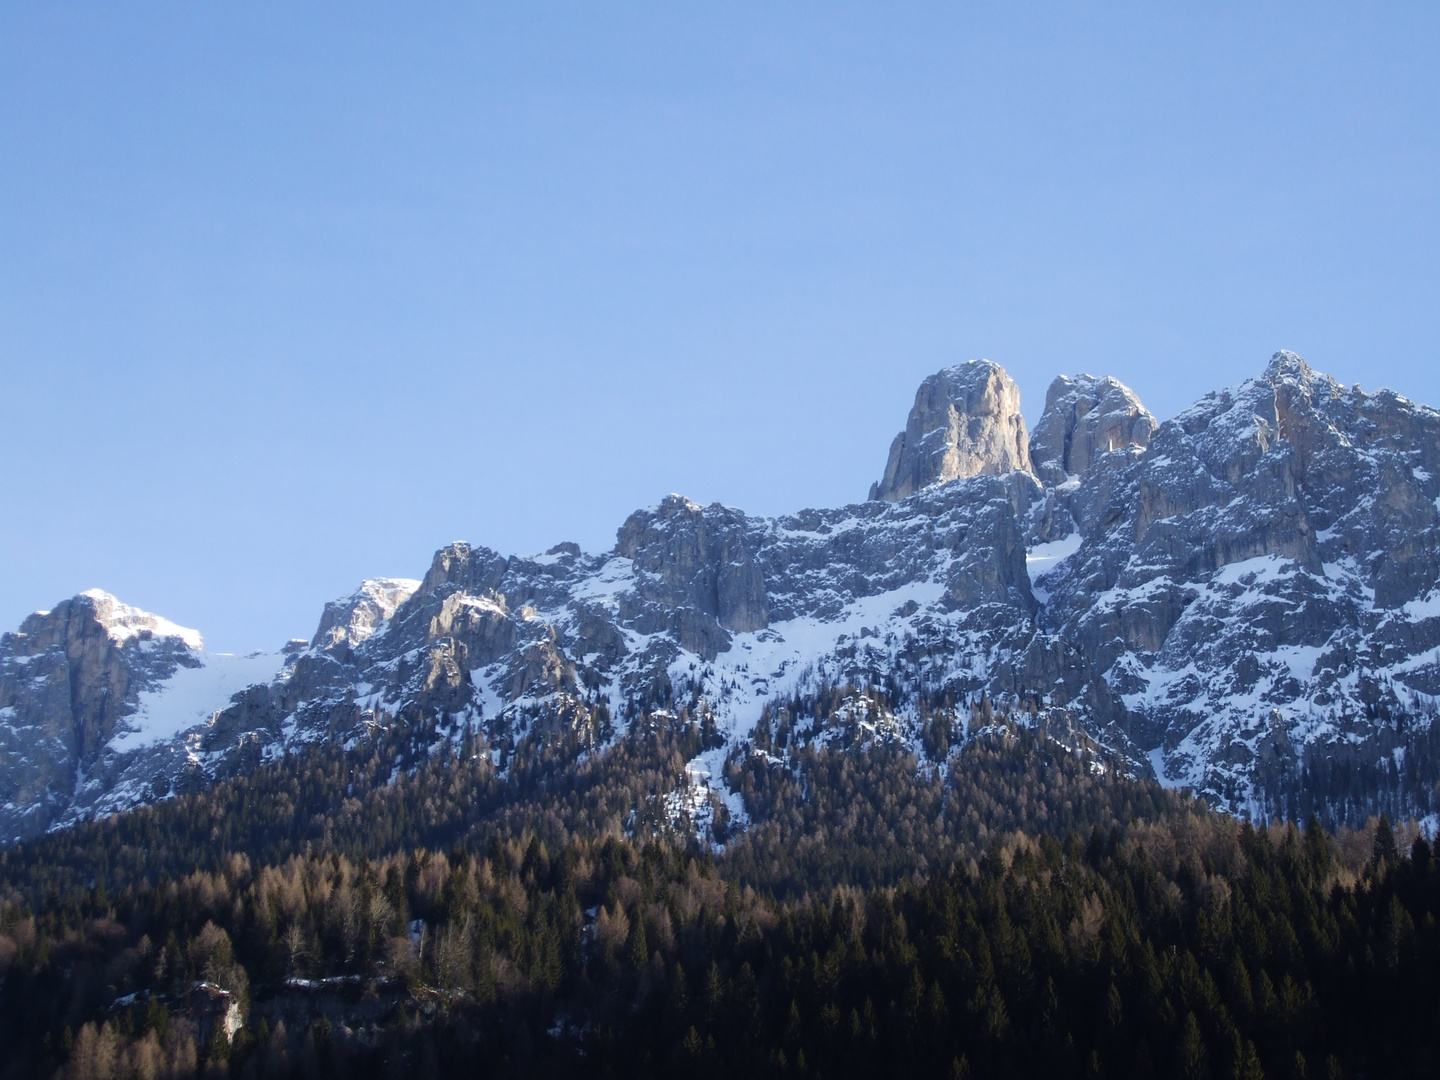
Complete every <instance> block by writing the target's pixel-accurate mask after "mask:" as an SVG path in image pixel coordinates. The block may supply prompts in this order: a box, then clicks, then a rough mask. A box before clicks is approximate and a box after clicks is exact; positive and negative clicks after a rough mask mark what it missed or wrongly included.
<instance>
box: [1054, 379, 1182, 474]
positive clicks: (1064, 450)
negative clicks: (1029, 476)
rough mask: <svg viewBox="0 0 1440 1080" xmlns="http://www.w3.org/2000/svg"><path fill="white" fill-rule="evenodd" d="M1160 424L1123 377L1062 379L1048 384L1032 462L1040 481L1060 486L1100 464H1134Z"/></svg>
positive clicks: (1113, 465)
mask: <svg viewBox="0 0 1440 1080" xmlns="http://www.w3.org/2000/svg"><path fill="white" fill-rule="evenodd" d="M1159 426H1160V425H1159V421H1157V420H1156V419H1155V417H1153V416H1152V415H1150V413H1149V412H1148V411H1147V410H1146V408H1145V406H1144V405H1142V404H1140V399H1139V398H1138V397H1136V396H1135V392H1134V391H1133V390H1131V389H1130V388H1129V387H1128V386H1126V385H1125V384H1124V383H1122V382H1121V381H1120V380H1119V379H1115V378H1112V377H1110V376H1108V375H1107V376H1106V377H1104V378H1100V379H1097V378H1096V377H1095V376H1093V375H1072V376H1067V375H1060V376H1057V377H1056V379H1055V381H1054V382H1052V383H1051V384H1050V389H1049V391H1048V392H1047V393H1046V394H1045V412H1044V413H1043V414H1042V415H1041V417H1040V422H1039V423H1037V424H1036V425H1035V430H1034V431H1033V432H1031V433H1030V460H1031V462H1032V463H1033V466H1034V471H1035V475H1036V476H1038V477H1039V478H1040V480H1041V482H1042V483H1045V484H1049V485H1051V486H1054V487H1058V486H1060V485H1061V484H1064V483H1065V482H1066V481H1067V480H1069V479H1070V478H1071V477H1072V476H1074V477H1081V476H1086V475H1088V474H1089V473H1090V472H1091V471H1092V470H1093V469H1096V468H1099V467H1101V466H1102V464H1106V465H1109V466H1110V467H1115V466H1117V465H1122V464H1126V463H1128V462H1129V461H1130V460H1133V459H1134V457H1135V456H1136V455H1138V453H1139V452H1140V451H1142V450H1144V449H1145V447H1147V446H1148V445H1150V439H1151V437H1152V436H1153V435H1154V434H1155V429H1156V428H1157V427H1159ZM1112 455H1118V456H1112Z"/></svg>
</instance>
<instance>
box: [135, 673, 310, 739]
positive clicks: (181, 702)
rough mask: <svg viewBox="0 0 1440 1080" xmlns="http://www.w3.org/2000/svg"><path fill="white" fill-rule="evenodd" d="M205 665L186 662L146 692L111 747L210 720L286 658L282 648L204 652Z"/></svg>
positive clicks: (172, 733)
mask: <svg viewBox="0 0 1440 1080" xmlns="http://www.w3.org/2000/svg"><path fill="white" fill-rule="evenodd" d="M199 660H200V663H201V666H200V667H195V668H189V667H181V668H176V669H175V674H174V675H172V676H170V678H168V679H166V680H165V682H164V683H162V684H161V685H160V686H158V687H157V688H156V689H154V690H146V691H144V692H142V693H141V694H140V703H139V707H138V708H136V710H135V712H133V713H131V714H130V715H129V716H127V717H125V718H124V719H122V720H121V721H120V723H121V724H123V725H126V727H127V730H125V731H117V732H116V734H115V735H114V736H113V737H112V738H111V739H110V743H109V746H110V749H111V750H114V751H116V752H117V753H122V754H123V753H126V752H128V751H130V750H138V749H139V748H140V747H142V746H149V745H150V744H152V743H157V742H164V741H167V740H169V739H173V738H175V737H176V736H177V735H179V734H181V733H182V732H184V731H188V730H189V729H190V728H193V727H195V726H197V725H199V724H204V723H206V722H207V721H209V719H210V718H211V717H212V716H213V715H214V714H215V713H216V712H218V711H219V710H221V709H223V708H224V707H225V706H226V705H227V704H229V702H230V699H231V697H233V696H234V695H235V694H238V693H239V692H240V691H242V690H244V689H246V688H247V687H249V686H253V685H255V684H256V683H267V682H269V681H270V680H271V679H273V678H274V677H275V676H276V674H278V673H279V671H280V669H281V667H282V666H283V665H284V663H285V657H284V655H283V654H281V653H263V652H255V653H246V654H244V655H235V654H232V653H201V654H200V656H199Z"/></svg>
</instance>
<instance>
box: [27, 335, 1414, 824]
mask: <svg viewBox="0 0 1440 1080" xmlns="http://www.w3.org/2000/svg"><path fill="white" fill-rule="evenodd" d="M1437 459H1440V413H1437V412H1435V411H1434V410H1432V409H1429V408H1426V407H1424V406H1419V405H1415V404H1413V403H1411V402H1409V401H1406V400H1405V399H1404V398H1401V397H1399V396H1398V395H1395V394H1393V393H1390V392H1389V391H1380V392H1377V393H1373V394H1366V393H1363V392H1362V391H1361V390H1360V389H1359V388H1358V387H1356V388H1353V389H1349V390H1347V389H1345V388H1343V387H1340V386H1339V385H1338V384H1336V383H1335V382H1334V381H1333V380H1331V379H1329V378H1328V377H1326V376H1323V375H1319V374H1316V373H1315V372H1313V371H1311V370H1310V369H1309V368H1308V367H1307V366H1306V365H1305V364H1304V362H1303V361H1301V360H1300V359H1299V358H1298V357H1296V356H1294V355H1293V354H1290V353H1279V354H1277V355H1276V356H1275V357H1274V359H1273V360H1272V361H1271V363H1270V365H1269V367H1268V368H1267V369H1266V370H1265V372H1264V373H1263V374H1262V375H1261V376H1259V377H1258V378H1256V379H1253V380H1250V381H1248V382H1246V383H1244V384H1242V385H1241V386H1239V387H1236V388H1234V389H1231V390H1228V391H1224V392H1221V393H1217V394H1211V395H1209V396H1207V397H1206V398H1204V399H1202V400H1201V401H1200V402H1198V403H1197V404H1196V405H1195V406H1194V407H1192V408H1191V409H1189V410H1188V411H1186V412H1184V413H1182V414H1181V415H1180V416H1178V417H1176V418H1174V419H1172V420H1169V421H1166V422H1165V423H1163V424H1161V423H1158V422H1157V421H1156V420H1155V418H1154V417H1153V416H1151V415H1150V414H1149V413H1148V412H1147V411H1146V410H1145V409H1144V407H1143V406H1142V405H1141V404H1140V402H1139V401H1138V399H1137V398H1136V397H1135V395H1134V394H1133V393H1132V392H1131V391H1129V390H1128V389H1127V388H1126V387H1125V386H1123V385H1122V384H1121V383H1119V382H1117V381H1116V380H1114V379H1097V378H1093V377H1091V376H1075V377H1071V378H1066V377H1061V378H1059V379H1057V380H1056V381H1055V383H1054V385H1052V387H1051V388H1050V393H1049V395H1048V397H1047V402H1046V408H1045V412H1044V415H1043V417H1042V418H1041V420H1040V422H1039V424H1038V425H1037V426H1036V429H1035V431H1034V433H1033V438H1030V437H1027V433H1026V431H1025V425H1024V421H1023V419H1021V416H1020V410H1019V392H1018V389H1016V387H1015V384H1014V383H1013V382H1012V381H1011V380H1010V378H1009V376H1008V375H1006V374H1005V372H1004V371H1003V370H1002V369H1001V368H999V367H998V366H997V365H994V364H991V363H988V362H986V361H978V362H971V363H968V364H962V365H958V366H956V367H953V368H947V369H946V370H945V371H942V372H940V373H939V374H937V375H935V376H932V377H931V378H930V379H927V380H926V382H925V383H924V384H923V385H922V387H921V388H920V391H919V393H918V394H917V396H916V403H915V408H914V409H913V410H912V411H911V414H910V417H909V420H908V422H907V425H906V428H905V430H904V431H903V432H902V433H901V434H900V435H899V436H897V437H896V440H895V443H894V445H893V446H892V448H891V451H890V455H889V458H888V460H887V462H886V467H885V470H884V473H883V476H882V478H881V480H880V481H879V482H877V483H876V484H875V485H874V486H873V487H872V489H871V498H870V499H869V500H867V501H865V502H861V503H856V504H854V505H851V506H847V507H841V508H838V509H833V510H805V511H801V512H800V513H797V514H794V515H790V516H787V517H781V518H774V519H770V518H752V517H748V516H747V515H745V514H744V513H742V512H740V511H739V510H735V509H731V508H728V507H723V506H720V505H711V506H708V507H701V506H698V505H696V504H694V503H692V502H690V501H688V500H687V499H684V498H682V497H680V496H678V495H672V496H669V497H668V498H666V499H665V500H664V501H662V502H661V503H660V504H659V505H658V506H653V507H650V508H648V509H645V510H640V511H637V512H636V513H634V514H632V515H631V516H630V518H629V519H628V520H627V521H625V523H624V524H623V525H622V526H621V527H620V529H619V532H618V535H617V540H616V544H615V547H614V548H613V549H612V550H611V551H609V552H605V553H601V554H587V553H585V552H582V551H581V550H580V549H579V548H578V547H576V546H575V545H573V544H560V545H557V546H556V547H554V548H552V549H551V550H550V551H548V552H546V553H545V554H544V555H538V556H533V557H520V556H515V557H508V558H507V557H504V556H501V555H499V554H498V553H496V552H493V551H490V550H488V549H486V548H482V547H472V546H470V545H469V544H464V543H455V544H451V545H448V546H447V547H444V548H442V549H441V550H440V551H439V552H437V553H436V555H435V558H434V560H433V562H432V564H431V566H430V569H429V571H428V572H427V573H426V574H425V576H424V578H423V580H420V581H407V580H398V579H376V580H374V581H368V582H365V583H364V584H363V585H362V586H361V588H360V589H359V590H357V591H356V592H355V593H354V594H353V595H351V596H349V597H346V598H343V599H341V600H337V601H334V602H332V603H330V604H328V605H326V608H325V611H324V613H323V615H322V618H321V621H320V625H319V628H318V629H317V631H316V633H315V635H314V637H313V638H312V640H311V641H310V642H309V643H306V642H303V641H298V642H292V643H291V644H290V645H289V646H287V647H286V648H285V650H284V651H283V652H282V653H280V654H270V655H262V654H257V655H254V656H250V657H222V656H216V655H214V654H208V653H205V652H204V651H203V649H202V647H201V642H200V639H199V635H197V634H194V633H193V632H191V631H186V630H183V629H181V628H179V627H175V626H173V625H172V624H169V623H166V622H165V621H164V620H161V619H158V618H157V617H155V616H150V615H146V614H144V613H142V612H137V611H135V610H134V609H129V608H125V607H124V606H123V605H121V604H119V603H118V602H117V601H115V600H114V599H113V598H111V597H108V596H105V595H104V594H101V593H89V594H83V595H81V596H78V597H75V598H74V599H72V600H68V601H65V602H64V603H62V604H60V605H59V606H57V608H56V609H55V610H54V611H52V612H48V613H37V614H36V615H33V616H31V617H30V618H29V619H27V620H26V621H25V623H24V624H23V625H22V626H21V628H20V631H19V632H18V633H15V634H7V635H5V636H4V638H3V639H0V803H3V805H0V836H3V837H5V838H7V839H8V838H10V837H20V836H25V835H32V834H34V833H36V832H38V831H42V830H44V829H46V828H49V827H53V826H55V825H63V824H66V823H68V822H72V821H75V820H77V819H78V818H80V817H83V816H87V815H93V814H98V813H106V812H111V811H114V810H117V809H121V808H123V807H125V806H129V805H133V804H135V803H138V802H143V801H146V800H150V799H154V798H157V797H163V796H164V795H166V794H168V793H169V792H171V791H175V790H180V789H183V788H184V787H185V786H186V785H187V784H194V783H200V782H203V781H204V780H205V779H206V778H207V777H213V776H217V775H224V774H226V773H229V772H231V771H234V770H238V769H245V768H248V767H251V766H252V765H253V763H254V762H256V761H258V760H260V759H261V758H263V757H264V756H265V755H267V754H272V753H275V752H277V751H279V750H281V749H283V748H285V747H287V746H292V745H295V744H296V743H299V742H304V741H308V740H315V739H320V738H329V737H334V738H339V739H342V740H348V739H352V738H354V737H356V736H358V735H360V734H362V733H364V732H366V731H367V730H373V729H374V728H375V727H376V726H377V725H378V726H381V727H387V728H394V727H396V726H402V727H403V726H409V727H414V728H415V729H416V730H422V729H423V730H424V731H426V732H434V733H437V735H445V734H447V733H449V734H452V735H455V736H459V735H460V734H461V733H465V732H469V733H473V734H474V735H475V736H476V737H478V738H483V740H484V743H485V744H486V745H487V746H488V748H489V750H490V752H491V753H492V755H493V757H494V760H495V761H496V763H497V765H498V766H500V767H501V768H505V767H507V765H508V762H509V760H510V757H511V755H513V754H515V753H517V752H518V751H519V750H520V749H521V748H522V747H523V746H525V745H526V744H527V740H528V741H529V743H533V742H534V741H535V740H536V739H537V738H538V739H541V740H543V739H544V738H546V737H549V735H548V734H547V733H555V732H563V733H565V735H566V737H567V738H569V739H570V740H571V743H570V744H571V745H573V746H576V747H579V748H581V749H582V750H584V751H586V752H603V748H604V746H605V745H606V743H607V741H608V740H610V739H612V738H613V737H614V735H615V733H616V731H618V730H619V729H620V728H621V727H622V726H623V725H625V724H627V723H629V722H631V721H632V720H633V719H634V718H636V717H637V716H639V715H641V714H642V713H644V712H645V711H648V710H654V709H662V708H667V707H669V706H670V705H671V704H672V703H675V702H687V703H692V704H693V705H694V706H695V707H697V708H700V709H702V710H704V711H706V712H707V714H708V715H709V716H710V717H712V718H713V720H714V722H715V724H716V727H717V729H718V730H719V732H720V733H721V734H722V735H723V737H724V738H725V740H726V747H725V748H721V749H720V750H711V751H709V752H708V753H707V754H706V755H705V759H704V760H703V761H700V760H697V762H695V763H692V768H691V769H690V770H689V773H690V776H691V777H692V782H693V783H695V784H696V785H699V786H702V787H703V786H707V785H708V786H710V787H711V788H713V789H715V793H716V794H717V795H718V796H720V797H725V796H727V795H728V793H727V792H725V791H724V790H723V786H724V781H723V779H722V778H721V775H722V770H721V769H720V768H719V764H720V760H721V759H723V757H724V754H725V752H726V751H727V749H734V748H736V747H743V746H744V744H745V742H746V740H747V738H748V736H749V734H750V732H751V730H752V728H753V726H754V724H755V723H756V721H757V720H758V719H759V718H760V716H761V713H762V710H764V709H766V707H767V706H769V707H770V708H771V709H772V710H775V709H783V708H786V707H788V705H787V703H789V702H791V701H793V700H794V699H796V697H797V696H798V695H803V694H804V693H805V692H806V691H808V690H813V689H817V688H819V687H820V686H822V685H826V684H828V685H843V684H847V683H853V684H855V685H857V686H865V687H870V688H873V689H875V690H877V691H880V692H882V693H883V694H884V696H885V698H886V700H887V702H888V706H887V707H888V709H889V710H891V716H890V719H891V720H893V726H894V727H895V730H896V731H897V732H898V733H899V737H906V738H908V737H911V735H912V734H913V732H914V730H915V723H916V720H917V717H918V715H919V710H920V708H921V706H922V704H923V706H924V707H925V708H926V709H927V710H929V711H930V712H932V713H933V711H934V710H935V709H937V708H939V709H945V708H951V709H953V708H955V707H956V706H957V705H958V706H961V707H963V706H964V705H965V704H966V703H967V702H968V701H973V700H975V699H976V698H978V697H979V696H981V695H988V696H989V697H990V698H992V699H997V700H1000V701H1002V702H1010V703H1012V704H1015V705H1021V704H1024V705H1026V706H1027V707H1032V708H1046V709H1064V710H1066V711H1067V712H1068V713H1069V714H1070V715H1071V716H1073V717H1074V718H1076V719H1078V720H1079V721H1080V722H1082V723H1083V724H1085V725H1086V726H1087V727H1088V728H1089V729H1090V731H1091V733H1092V734H1093V735H1094V736H1095V737H1096V738H1098V739H1099V740H1100V741H1102V742H1104V743H1106V744H1108V745H1109V746H1111V747H1112V748H1113V749H1116V750H1118V751H1120V752H1122V753H1124V754H1126V755H1127V756H1128V757H1129V758H1130V759H1131V760H1132V762H1133V763H1134V768H1135V769H1136V770H1137V771H1138V772H1141V773H1147V772H1148V771H1149V770H1150V769H1152V768H1153V769H1154V770H1155V772H1156V774H1157V775H1159V776H1160V777H1161V778H1162V779H1163V780H1165V781H1166V782H1168V783H1184V784H1188V785H1190V786H1193V787H1195V788H1197V789H1198V790H1201V791H1203V792H1205V793H1206V794H1208V795H1209V796H1210V797H1211V798H1212V799H1214V800H1215V801H1216V802H1218V803H1219V804H1220V805H1223V806H1225V807H1227V808H1229V809H1232V810H1235V811H1240V812H1246V813H1252V814H1271V813H1289V814H1292V815H1294V814H1299V813H1302V812H1307V811H1308V809H1309V808H1312V807H1313V808H1317V809H1321V810H1323V811H1325V812H1326V813H1329V814H1330V815H1331V816H1336V815H1339V816H1345V815H1351V816H1353V815H1354V814H1357V813H1363V812H1365V811H1366V810H1367V809H1369V808H1370V807H1371V806H1374V805H1378V802H1380V801H1384V800H1385V799H1388V800H1390V801H1389V803H1387V804H1386V805H1387V806H1389V807H1392V808H1393V807H1401V808H1403V809H1407V810H1410V811H1413V812H1419V813H1422V814H1423V813H1429V812H1432V810H1433V809H1434V807H1433V806H1432V805H1431V803H1432V802H1433V798H1434V795H1433V792H1432V786H1433V785H1434V784H1435V781H1436V780H1437V779H1440V775H1431V774H1432V773H1434V770H1435V763H1436V760H1437V755H1436V752H1435V751H1436V747H1435V745H1434V741H1435V738H1436V735H1437V732H1440V728H1437V727H1436V726H1435V725H1434V723H1433V721H1434V716H1435V695H1436V694H1440V548H1437V541H1440V532H1437V524H1440V460H1437ZM907 733H911V734H907ZM688 798H689V797H688V796H687V797H686V798H681V799H677V803H685V802H686V801H687V799H688ZM1397 800H1398V801H1397ZM691 801H693V800H691ZM1402 804H1403V806H1402ZM736 809H737V810H738V809H739V808H738V807H736Z"/></svg>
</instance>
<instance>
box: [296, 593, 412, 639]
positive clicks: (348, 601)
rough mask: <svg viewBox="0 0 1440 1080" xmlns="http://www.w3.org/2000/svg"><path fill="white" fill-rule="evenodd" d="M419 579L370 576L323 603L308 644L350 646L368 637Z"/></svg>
mask: <svg viewBox="0 0 1440 1080" xmlns="http://www.w3.org/2000/svg"><path fill="white" fill-rule="evenodd" d="M418 588H420V582H418V581H412V580H410V579H409V578H371V579H370V580H368V581H365V582H362V583H361V585H360V588H358V589H356V590H355V591H354V592H353V593H351V594H350V595H349V596H344V597H341V598H340V599H338V600H332V601H330V602H329V603H328V604H326V605H325V612H324V614H322V615H321V616H320V626H319V628H318V629H317V630H316V631H315V636H314V638H312V639H311V642H310V644H312V645H314V646H315V647H316V648H319V649H332V648H335V647H336V646H347V647H350V648H353V647H354V646H356V645H359V644H360V643H361V642H362V641H365V640H367V639H368V638H370V636H371V635H373V634H374V633H375V631H376V630H377V629H379V628H380V627H381V626H382V625H384V623H385V620H387V619H388V618H390V616H391V615H394V614H395V609H396V608H398V607H399V606H400V605H401V604H403V603H404V602H405V601H406V600H408V599H410V597H411V596H412V595H414V593H415V590H416V589H418Z"/></svg>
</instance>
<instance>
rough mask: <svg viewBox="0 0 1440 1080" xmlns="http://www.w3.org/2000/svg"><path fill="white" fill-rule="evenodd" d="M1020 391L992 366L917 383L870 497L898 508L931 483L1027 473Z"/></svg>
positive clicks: (975, 363)
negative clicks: (897, 503) (882, 474)
mask: <svg viewBox="0 0 1440 1080" xmlns="http://www.w3.org/2000/svg"><path fill="white" fill-rule="evenodd" d="M1029 445H1030V444H1029V439H1028V438H1027V436H1026V433H1025V418H1024V417H1022V416H1021V415H1020V388H1019V387H1018V386H1016V385H1015V380H1014V379H1012V378H1010V376H1009V374H1007V373H1006V371H1005V369H1004V368H1002V367H1001V366H1000V365H999V364H996V363H994V362H993V361H990V360H970V361H967V362H966V363H963V364H956V365H954V366H952V367H947V368H943V369H942V370H940V371H937V372H936V373H935V374H934V375H931V376H930V377H929V378H927V379H926V380H925V381H924V382H922V383H921V384H920V389H919V390H917V391H916V393H915V404H914V406H913V407H912V408H911V409H910V416H909V418H908V419H907V420H906V423H905V430H904V431H902V432H900V434H898V435H896V436H895V441H894V442H892V443H891V444H890V456H889V458H888V459H887V460H886V463H885V475H884V476H883V477H882V478H881V479H880V480H879V481H878V482H877V483H875V484H874V485H872V486H871V488H870V498H871V499H883V500H884V501H886V502H896V501H898V500H900V499H903V498H905V497H906V496H909V495H913V494H915V492H917V491H920V490H922V489H923V488H927V487H929V486H930V485H932V484H943V483H945V482H946V481H947V480H961V479H964V478H966V477H970V476H982V475H983V476H1003V475H1005V474H1007V473H1012V472H1015V471H1017V470H1019V471H1023V472H1029V471H1030V449H1029Z"/></svg>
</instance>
